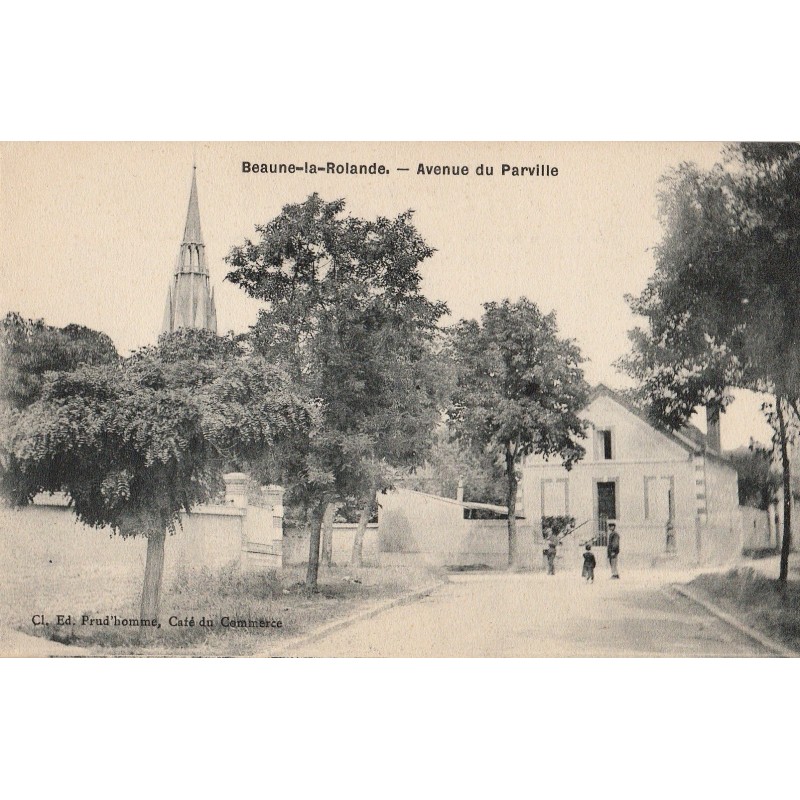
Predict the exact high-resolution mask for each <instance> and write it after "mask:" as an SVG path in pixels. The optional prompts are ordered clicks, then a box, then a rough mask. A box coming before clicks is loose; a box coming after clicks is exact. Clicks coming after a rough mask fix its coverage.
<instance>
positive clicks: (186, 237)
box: [162, 167, 217, 333]
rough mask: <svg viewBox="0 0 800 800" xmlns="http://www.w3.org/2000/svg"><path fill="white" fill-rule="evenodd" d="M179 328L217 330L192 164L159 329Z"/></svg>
mask: <svg viewBox="0 0 800 800" xmlns="http://www.w3.org/2000/svg"><path fill="white" fill-rule="evenodd" d="M179 328H205V329H206V330H209V331H213V332H214V333H216V332H217V309H216V305H215V303H214V290H213V289H212V288H211V283H210V278H209V272H208V264H207V263H206V246H205V243H204V242H203V233H202V230H201V228H200V204H199V202H198V199H197V167H193V168H192V188H191V190H190V192H189V209H188V211H187V212H186V226H185V227H184V230H183V242H181V246H180V249H179V250H178V258H177V259H176V261H175V270H174V272H173V277H172V281H171V283H170V287H169V294H168V295H167V306H166V309H165V311H164V324H163V326H162V332H164V333H173V332H174V331H176V330H178V329H179Z"/></svg>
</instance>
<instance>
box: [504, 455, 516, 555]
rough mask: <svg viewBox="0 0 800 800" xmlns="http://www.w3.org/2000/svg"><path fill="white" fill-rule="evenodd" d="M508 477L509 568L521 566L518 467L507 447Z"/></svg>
mask: <svg viewBox="0 0 800 800" xmlns="http://www.w3.org/2000/svg"><path fill="white" fill-rule="evenodd" d="M506 475H507V476H508V498H507V500H508V502H507V503H506V505H507V506H508V566H509V567H516V566H518V565H519V542H518V540H517V465H516V459H515V458H514V453H513V451H512V450H511V447H510V446H509V445H506Z"/></svg>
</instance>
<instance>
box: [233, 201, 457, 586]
mask: <svg viewBox="0 0 800 800" xmlns="http://www.w3.org/2000/svg"><path fill="white" fill-rule="evenodd" d="M344 208H345V206H344V201H342V200H337V201H334V202H330V203H328V202H324V201H323V200H321V199H320V198H319V196H318V195H316V194H314V195H311V196H310V197H309V198H308V199H307V200H306V201H305V202H303V203H300V204H293V205H287V206H285V207H284V208H283V210H282V212H281V214H280V215H279V216H278V217H276V218H275V219H273V220H272V221H271V222H269V223H267V224H265V225H258V226H256V231H257V233H258V234H259V237H260V238H259V241H258V242H252V241H249V240H248V241H246V242H245V243H244V244H243V245H241V246H239V247H234V248H233V249H232V250H231V252H230V254H229V256H228V259H227V260H228V263H229V264H230V265H231V267H232V269H231V272H230V273H229V274H228V276H227V279H228V280H230V281H232V282H233V283H235V284H237V285H239V286H241V287H242V288H243V289H244V290H245V291H246V292H247V293H248V294H249V295H251V296H252V297H255V298H258V299H261V300H264V301H266V302H267V304H268V305H267V307H266V308H265V309H263V310H262V311H261V312H260V314H259V318H258V321H257V322H256V324H255V326H254V327H253V329H252V332H251V337H250V342H251V344H252V347H253V349H254V351H255V352H257V353H259V354H260V355H262V356H263V357H264V358H265V359H267V360H268V361H270V362H272V363H276V364H280V365H281V366H282V367H283V368H284V369H285V371H286V372H287V373H288V374H289V375H290V376H291V378H292V380H293V382H294V385H295V386H296V387H298V388H299V389H300V390H301V391H302V392H303V393H304V395H305V396H308V397H312V398H316V399H317V400H318V403H319V415H318V427H317V428H316V429H315V433H314V436H313V437H309V438H308V439H307V440H305V445H306V447H305V448H302V447H298V448H297V449H296V450H295V451H294V453H288V452H286V453H284V454H283V456H284V457H283V460H282V461H281V462H280V463H278V462H277V461H276V460H275V459H273V460H272V461H271V463H269V464H266V465H264V469H263V471H262V472H261V473H260V476H261V478H262V479H263V480H264V481H265V482H275V483H278V482H279V483H282V484H283V485H285V486H286V487H287V497H286V502H287V506H292V505H295V506H300V507H303V508H305V509H307V510H308V511H310V512H311V521H312V530H313V524H314V520H316V521H317V522H318V521H319V520H320V519H321V516H322V513H323V512H324V507H325V506H326V505H327V503H328V502H332V501H334V500H340V501H347V500H349V499H352V498H357V499H359V500H366V499H367V498H370V497H371V496H372V495H374V492H375V489H376V488H380V487H382V486H385V485H387V484H389V483H391V480H392V479H393V478H392V475H393V470H396V469H410V468H411V467H413V466H414V465H416V464H419V463H421V462H422V460H423V459H424V457H425V453H426V452H427V450H428V449H429V448H430V446H431V444H432V441H433V434H434V430H435V426H436V423H437V421H438V418H439V413H440V412H439V408H440V407H441V404H442V400H441V390H440V386H441V384H442V381H441V376H442V374H443V371H444V364H443V362H442V361H441V359H439V358H438V357H437V348H436V334H437V323H438V320H439V318H440V317H441V316H442V315H443V314H444V313H446V311H447V308H446V306H445V305H444V304H442V303H432V302H430V301H428V300H427V299H426V298H425V297H424V295H423V294H422V293H421V290H420V285H421V276H420V273H419V265H420V263H421V262H422V261H424V260H425V259H427V258H428V257H430V256H431V255H432V253H433V250H432V249H431V248H430V247H428V245H426V244H425V242H424V241H423V239H422V238H421V236H420V235H419V233H418V231H417V230H416V228H415V227H414V226H413V224H412V221H411V220H412V212H410V211H408V212H405V213H403V214H400V215H399V216H398V217H396V218H395V219H387V218H384V217H379V218H378V219H377V220H375V221H367V220H363V219H358V218H355V217H350V216H344V213H343V212H344ZM299 516H302V514H299ZM311 547H312V550H313V549H314V539H313V536H312V544H311ZM313 559H314V554H313V553H312V554H311V559H310V562H309V563H311V562H312V561H313ZM312 572H313V570H312ZM310 579H311V580H316V577H315V575H311V574H310Z"/></svg>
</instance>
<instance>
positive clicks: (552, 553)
mask: <svg viewBox="0 0 800 800" xmlns="http://www.w3.org/2000/svg"><path fill="white" fill-rule="evenodd" d="M558 545H559V541H558V534H557V533H556V532H555V530H551V531H550V535H549V536H548V537H547V550H546V551H545V555H546V557H547V574H548V575H555V574H556V554H557V552H558Z"/></svg>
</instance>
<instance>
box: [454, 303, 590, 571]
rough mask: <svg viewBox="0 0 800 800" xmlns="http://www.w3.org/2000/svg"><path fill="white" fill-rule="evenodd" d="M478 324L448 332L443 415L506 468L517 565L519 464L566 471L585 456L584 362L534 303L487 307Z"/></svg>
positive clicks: (462, 436) (468, 323)
mask: <svg viewBox="0 0 800 800" xmlns="http://www.w3.org/2000/svg"><path fill="white" fill-rule="evenodd" d="M483 307H484V314H483V317H482V318H481V320H480V322H476V321H474V320H469V321H462V322H460V323H459V324H458V325H456V326H455V328H454V329H453V331H452V339H451V344H452V351H451V352H452V358H453V362H454V364H455V366H456V373H457V378H456V388H455V391H454V394H453V397H452V403H451V406H450V409H449V411H448V416H449V420H450V424H451V425H452V427H453V429H454V431H455V432H456V434H457V436H458V437H459V438H460V439H461V440H462V441H464V442H467V443H469V444H470V445H471V446H472V447H473V448H475V449H476V450H477V451H478V452H480V453H491V454H493V455H496V456H497V457H498V458H499V459H501V460H502V461H503V462H504V464H505V471H506V479H507V481H508V486H507V497H506V502H507V505H508V524H509V563H510V564H512V565H513V564H516V563H518V557H519V554H518V543H517V539H516V521H515V510H516V494H517V474H516V465H517V463H518V462H519V461H520V459H522V458H523V457H524V456H526V455H530V454H532V453H538V454H540V455H543V456H558V457H559V458H561V459H562V461H563V463H564V466H565V467H566V468H567V469H569V468H570V467H571V466H572V464H573V463H574V462H575V461H577V460H578V459H580V458H581V457H582V456H583V454H584V448H583V446H582V444H581V443H580V441H581V439H583V438H584V436H585V433H584V429H585V427H586V425H585V422H584V421H583V420H582V419H581V418H580V417H579V416H578V412H579V411H580V410H581V409H582V408H583V407H584V406H585V405H586V401H587V399H588V393H589V387H588V384H587V383H586V381H585V380H584V377H583V370H582V368H581V363H582V362H583V357H582V356H581V353H580V350H579V349H578V347H577V346H576V345H575V343H574V342H572V341H571V340H568V339H562V338H560V337H559V334H558V327H557V324H556V317H555V313H550V314H542V312H541V311H540V310H539V308H538V307H537V306H536V304H535V303H533V302H531V301H530V300H528V299H527V298H524V297H523V298H521V299H520V300H518V301H517V302H516V303H512V302H511V301H510V300H504V301H503V302H501V303H485V304H484V306H483Z"/></svg>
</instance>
